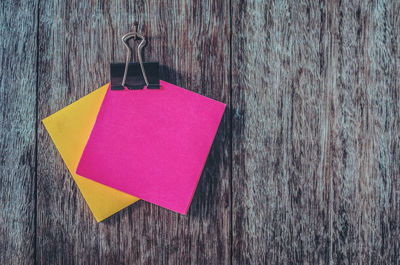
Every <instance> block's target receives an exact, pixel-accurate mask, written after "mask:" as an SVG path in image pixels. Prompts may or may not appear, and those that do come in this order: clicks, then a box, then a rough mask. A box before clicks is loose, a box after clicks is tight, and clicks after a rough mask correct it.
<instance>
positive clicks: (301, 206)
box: [0, 0, 400, 264]
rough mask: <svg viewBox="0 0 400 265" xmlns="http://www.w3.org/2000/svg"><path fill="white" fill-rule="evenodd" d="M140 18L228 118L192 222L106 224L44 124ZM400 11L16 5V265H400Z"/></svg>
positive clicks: (12, 156)
mask: <svg viewBox="0 0 400 265" xmlns="http://www.w3.org/2000/svg"><path fill="white" fill-rule="evenodd" d="M135 20H138V21H139V23H140V25H139V26H140V30H141V31H142V32H144V33H145V34H146V35H147V36H148V37H149V44H148V45H147V47H146V48H145V59H146V61H159V62H160V63H161V64H162V65H163V67H162V78H163V79H164V80H166V81H168V82H171V83H174V84H177V85H179V86H181V87H185V88H187V89H190V90H192V91H195V92H198V93H200V94H202V95H206V96H209V97H211V98H214V99H217V100H220V101H223V102H225V103H227V105H228V108H227V110H226V112H225V114H224V117H223V120H222V123H221V126H220V128H219V131H218V133H217V137H216V139H215V141H214V144H213V147H212V149H211V153H210V156H209V158H208V160H207V163H206V166H205V169H204V172H203V175H202V176H201V179H200V182H199V186H198V188H197V191H196V193H195V196H194V199H193V202H192V205H191V207H190V210H189V213H188V215H187V216H182V215H179V214H175V213H173V212H171V211H168V210H165V209H162V208H160V207H157V206H154V205H151V204H149V203H147V202H143V201H139V202H138V203H135V204H134V205H132V206H130V207H128V208H126V209H124V210H122V211H121V212H119V213H117V214H115V215H114V216H112V217H110V218H108V219H106V220H105V221H103V222H101V223H99V224H98V223H96V221H95V220H94V218H93V216H92V214H91V212H90V210H89V208H88V206H87V205H86V203H85V201H84V199H83V197H82V195H81V194H80V192H79V190H78V189H77V187H76V184H75V183H74V181H73V179H72V178H71V176H70V174H69V172H68V170H67V168H66V166H65V165H64V163H63V161H62V159H61V157H60V155H59V154H58V152H57V150H56V148H55V146H54V144H53V143H52V141H51V139H50V137H49V135H48V134H47V132H46V130H45V129H44V127H43V124H42V123H41V120H42V119H43V118H45V117H47V116H48V115H50V114H52V113H54V112H55V111H57V110H59V109H61V108H63V107H65V106H67V105H68V104H70V103H72V102H74V101H75V100H77V99H79V98H80V97H82V96H84V95H86V94H87V93H89V92H91V91H93V90H94V89H96V88H98V87H99V86H101V85H103V84H105V83H106V82H108V81H109V73H108V64H109V63H110V62H111V61H123V59H124V49H123V46H122V43H121V41H120V37H121V36H122V35H123V34H124V33H126V32H128V31H129V30H131V29H132V26H133V22H134V21H135ZM399 29H400V2H398V1H395V0H387V1H386V0H377V1H367V0H364V1H361V0H358V1H305V0H300V1H294V0H290V1H289V0H286V1H285V0H280V1H279V0H272V1H255V0H249V1H244V0H229V1H228V0H226V1H195V2H193V1H184V0H179V1H172V0H171V1H155V0H154V1H117V2H114V1H90V2H87V1H78V0H71V1H60V0H52V1H50V0H49V1H45V0H35V1H21V2H15V1H10V0H5V1H2V2H0V35H1V38H0V43H1V45H0V64H1V70H0V93H1V97H0V106H1V112H2V115H1V116H0V124H1V127H0V139H1V142H0V144H1V150H0V152H1V153H0V154H1V156H0V174H1V175H0V264H400V243H399V239H400V181H399V175H400V148H399V142H400V133H399V129H400V117H399V110H400V98H399V95H400V86H399V82H398V81H397V78H398V77H399V72H400V68H399V66H400V37H399V36H398V35H399V33H400V30H399Z"/></svg>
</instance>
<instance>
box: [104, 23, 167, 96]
mask: <svg viewBox="0 0 400 265" xmlns="http://www.w3.org/2000/svg"><path fill="white" fill-rule="evenodd" d="M134 25H135V27H134V31H133V32H129V33H127V34H125V35H124V36H122V41H123V42H124V45H125V47H126V49H127V52H126V61H125V63H111V64H110V76H111V90H123V89H124V88H125V87H127V88H128V89H143V88H144V86H147V88H148V89H159V88H160V78H159V63H158V62H152V63H143V60H142V49H143V47H144V46H145V45H146V37H145V36H144V35H142V34H139V33H138V32H137V26H138V23H137V22H135V24H134ZM131 38H133V39H134V40H141V41H140V43H139V45H138V49H137V56H138V59H139V62H135V63H131V62H130V60H131V54H132V52H131V48H130V47H129V43H128V41H129V40H130V39H131Z"/></svg>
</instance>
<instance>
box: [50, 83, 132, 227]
mask: <svg viewBox="0 0 400 265" xmlns="http://www.w3.org/2000/svg"><path fill="white" fill-rule="evenodd" d="M107 89H108V84H107V85H104V86H102V87H100V88H99V89H97V90H95V91H94V92H92V93H90V94H89V95H86V96H85V97H83V98H81V99H79V100H77V101H76V102H74V103H72V104H71V105H69V106H67V107H65V108H63V109H62V110H60V111H58V112H56V113H54V114H52V115H50V116H49V117H47V118H45V119H44V120H43V124H44V126H45V127H46V129H47V131H48V133H49V134H50V137H51V138H52V139H53V142H54V144H55V145H56V147H57V149H58V151H59V152H60V154H61V157H62V159H63V160H64V162H65V164H66V165H67V167H68V169H69V171H70V172H71V174H72V177H73V178H74V180H75V182H76V184H77V185H78V187H79V189H80V191H81V193H82V195H83V197H84V198H85V200H86V202H87V204H88V205H89V208H90V210H91V211H92V212H93V215H94V217H95V218H96V220H97V222H100V221H101V220H104V219H105V218H107V217H109V216H111V215H113V214H114V213H116V212H118V211H120V210H122V209H123V208H125V207H127V206H128V205H130V204H132V203H134V202H136V201H137V200H139V199H138V198H136V197H133V196H132V195H129V194H126V193H124V192H121V191H117V190H115V189H113V188H110V187H108V186H105V185H103V184H100V183H97V182H95V181H93V180H89V179H86V178H84V177H81V176H79V175H77V174H76V173H75V171H76V168H77V166H78V163H79V160H80V158H81V156H82V153H83V149H84V148H85V145H86V142H87V141H88V139H89V136H90V132H91V131H92V128H93V125H94V123H95V121H96V117H97V113H98V112H99V109H100V106H101V103H102V102H103V99H104V96H105V94H106V92H107Z"/></svg>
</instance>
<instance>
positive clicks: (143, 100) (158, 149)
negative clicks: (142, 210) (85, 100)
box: [77, 81, 225, 214]
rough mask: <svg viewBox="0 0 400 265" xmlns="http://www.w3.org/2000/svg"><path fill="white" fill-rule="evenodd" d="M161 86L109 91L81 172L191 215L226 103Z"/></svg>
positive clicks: (149, 200) (146, 199) (92, 134)
mask: <svg viewBox="0 0 400 265" xmlns="http://www.w3.org/2000/svg"><path fill="white" fill-rule="evenodd" d="M160 85H161V89H143V90H134V91H132V90H120V91H116V90H110V89H108V91H107V94H106V96H105V98H104V101H103V104H102V106H101V108H100V111H99V115H98V116H97V120H96V123H95V125H94V127H93V131H92V133H91V135H90V138H89V140H88V142H87V145H86V147H85V150H84V152H83V154H82V158H81V160H80V162H79V165H78V169H77V173H78V174H79V175H81V176H84V177H87V178H89V179H92V180H94V181H97V182H100V183H103V184H105V185H107V186H110V187H113V188H115V189H117V190H120V191H123V192H126V193H128V194H131V195H133V196H136V197H138V198H140V199H143V200H145V201H148V202H151V203H154V204H156V205H159V206H162V207H164V208H167V209H170V210H173V211H175V212H178V213H181V214H186V213H187V211H188V208H189V206H190V202H191V200H192V197H193V194H194V192H195V189H196V186H197V183H198V181H199V178H200V175H201V172H202V170H203V167H204V164H205V162H206V159H207V156H208V153H209V151H210V148H211V145H212V142H213V139H214V137H215V134H216V132H217V129H218V126H219V123H220V121H221V118H222V115H223V113H224V110H225V104H223V103H221V102H218V101H215V100H212V99H210V98H207V97H204V96H201V95H199V94H196V93H193V92H191V91H189V90H186V89H183V88H181V87H178V86H175V85H172V84H169V83H167V82H164V81H160Z"/></svg>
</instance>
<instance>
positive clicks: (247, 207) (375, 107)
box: [232, 1, 400, 264]
mask: <svg viewBox="0 0 400 265" xmlns="http://www.w3.org/2000/svg"><path fill="white" fill-rule="evenodd" d="M327 2H328V3H318V2H313V3H312V4H310V3H309V1H269V2H264V3H263V2H259V1H242V2H240V3H239V4H238V5H234V6H233V13H232V17H233V18H236V20H235V22H234V23H233V32H237V34H233V36H232V43H233V45H232V51H233V63H232V67H233V70H232V74H233V78H232V93H233V94H232V95H233V96H232V102H233V108H235V109H234V110H233V113H234V114H233V123H232V128H233V140H232V143H233V171H232V172H233V179H232V181H233V191H232V193H233V198H232V204H233V207H232V208H233V224H232V227H233V248H232V250H233V253H232V255H233V261H234V262H233V263H234V264H264V263H269V264H297V263H301V264H303V263H305V264H329V263H332V264H399V262H400V257H399V255H400V253H399V250H400V249H399V240H398V239H399V238H400V231H399V226H400V225H399V221H400V219H399V212H400V205H399V203H400V198H399V190H400V185H399V166H400V152H399V130H398V129H399V125H400V124H399V116H398V115H399V113H398V109H399V98H398V97H399V93H400V91H399V84H398V82H397V80H396V78H397V77H398V76H399V75H398V73H399V64H398V63H399V56H400V54H399V48H400V46H399V45H400V42H399V37H398V34H399V30H398V29H399V26H400V24H399V4H398V2H394V1H392V2H390V1H375V2H374V3H370V1H327ZM249 18H251V19H249ZM235 51H239V52H238V53H235ZM255 51H257V52H255Z"/></svg>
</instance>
